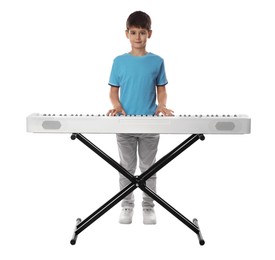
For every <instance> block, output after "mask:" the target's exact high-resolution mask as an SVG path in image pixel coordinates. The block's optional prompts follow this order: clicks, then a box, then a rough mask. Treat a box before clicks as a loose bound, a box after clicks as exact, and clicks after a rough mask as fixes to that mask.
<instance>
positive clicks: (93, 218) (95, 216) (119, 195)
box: [75, 183, 137, 235]
mask: <svg viewBox="0 0 275 260" xmlns="http://www.w3.org/2000/svg"><path fill="white" fill-rule="evenodd" d="M136 188H137V186H136V184H135V183H130V184H129V185H128V186H126V187H125V188H124V189H123V190H121V191H120V192H118V193H117V194H116V195H115V196H114V197H113V198H111V199H110V200H109V201H107V202H106V203H105V204H104V205H102V206H101V207H100V208H99V209H97V210H96V211H95V212H94V213H92V214H91V215H90V216H89V217H87V218H86V219H84V220H83V221H82V222H81V223H78V224H77V226H76V228H77V229H76V230H75V233H76V234H77V235H78V234H79V233H81V232H82V231H83V230H84V229H86V228H87V227H88V226H90V225H91V224H92V223H93V222H95V221H96V220H97V219H98V218H99V217H101V216H102V215H103V214H105V213H106V212H107V211H108V210H109V209H111V208H112V207H113V206H114V205H116V204H117V203H118V202H120V201H121V200H122V199H123V198H124V197H126V196H127V195H128V194H130V193H131V192H133V191H134V190H135V189H136Z"/></svg>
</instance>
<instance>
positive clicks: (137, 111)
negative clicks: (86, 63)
mask: <svg viewBox="0 0 275 260" xmlns="http://www.w3.org/2000/svg"><path fill="white" fill-rule="evenodd" d="M167 83H168V82H167V79H166V74H165V68H164V61H163V59H162V58H161V57H160V56H158V55H155V54H153V53H150V52H149V53H147V54H146V55H144V56H133V55H131V54H129V53H125V54H123V55H120V56H118V57H116V58H115V59H114V62H113V66H112V70H111V75H110V79H109V85H111V86H112V87H119V88H120V102H121V104H122V107H123V109H124V110H125V112H126V114H127V115H153V114H154V113H155V111H156V108H157V105H156V86H164V85H166V84H167Z"/></svg>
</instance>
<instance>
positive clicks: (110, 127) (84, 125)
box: [27, 113, 251, 134]
mask: <svg viewBox="0 0 275 260" xmlns="http://www.w3.org/2000/svg"><path fill="white" fill-rule="evenodd" d="M250 129H251V119H250V118H249V117H248V116H247V115H177V116H169V117H165V116H142V115H140V116H139V115H127V116H107V115H93V114H38V113H34V114H31V115H29V116H28V117H27V131H28V132H33V133H87V134H115V133H159V134H249V133H250Z"/></svg>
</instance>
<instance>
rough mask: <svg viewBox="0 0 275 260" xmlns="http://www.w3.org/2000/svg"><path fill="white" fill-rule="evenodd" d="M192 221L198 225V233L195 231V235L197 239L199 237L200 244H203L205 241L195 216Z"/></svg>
mask: <svg viewBox="0 0 275 260" xmlns="http://www.w3.org/2000/svg"><path fill="white" fill-rule="evenodd" d="M193 223H194V224H195V225H196V226H197V227H198V229H199V233H197V236H198V239H199V242H200V245H201V246H203V245H204V244H205V241H204V239H203V237H202V234H201V231H200V227H199V223H198V220H197V219H196V218H194V219H193Z"/></svg>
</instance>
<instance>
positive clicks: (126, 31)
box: [125, 30, 129, 39]
mask: <svg viewBox="0 0 275 260" xmlns="http://www.w3.org/2000/svg"><path fill="white" fill-rule="evenodd" d="M125 35H126V37H127V38H128V39H129V30H125Z"/></svg>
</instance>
